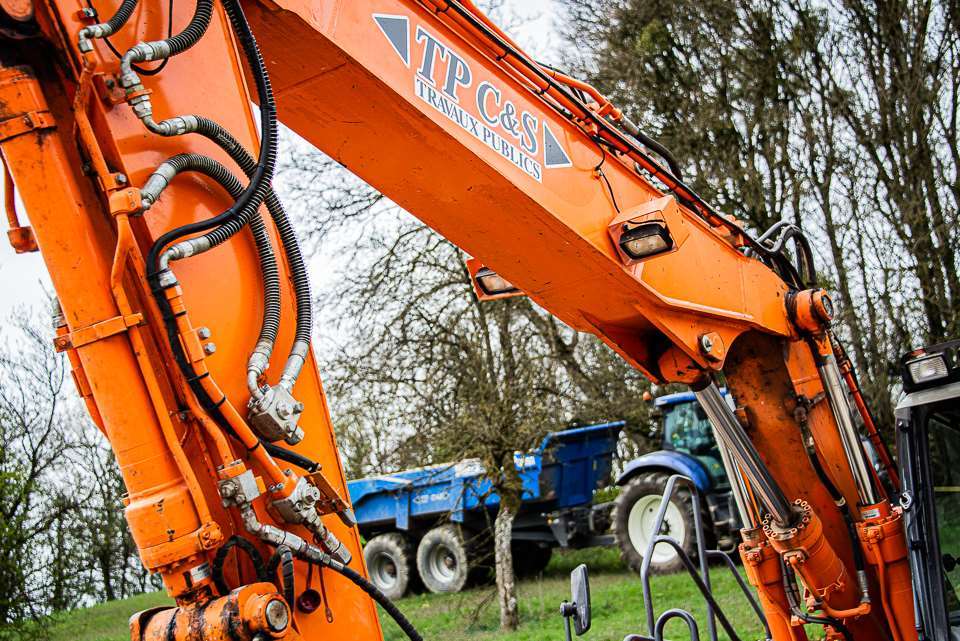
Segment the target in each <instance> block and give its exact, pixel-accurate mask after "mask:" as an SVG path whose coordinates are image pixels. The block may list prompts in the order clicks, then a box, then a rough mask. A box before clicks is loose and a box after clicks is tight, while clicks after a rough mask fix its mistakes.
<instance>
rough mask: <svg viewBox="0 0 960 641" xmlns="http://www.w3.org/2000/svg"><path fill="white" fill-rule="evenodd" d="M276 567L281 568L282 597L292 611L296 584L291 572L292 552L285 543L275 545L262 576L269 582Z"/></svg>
mask: <svg viewBox="0 0 960 641" xmlns="http://www.w3.org/2000/svg"><path fill="white" fill-rule="evenodd" d="M277 568H282V571H281V573H280V585H281V587H282V591H283V598H284V600H285V601H286V602H287V605H289V606H290V611H291V612H292V611H293V610H294V608H295V607H296V599H297V586H296V576H295V575H294V573H293V552H291V551H290V548H288V547H287V546H285V545H281V546H278V547H277V550H276V552H274V553H273V556H271V557H270V560H269V561H267V567H266V572H265V573H264V576H263V578H264V579H266V580H267V581H270V582H271V583H273V582H274V580H275V579H276V576H277Z"/></svg>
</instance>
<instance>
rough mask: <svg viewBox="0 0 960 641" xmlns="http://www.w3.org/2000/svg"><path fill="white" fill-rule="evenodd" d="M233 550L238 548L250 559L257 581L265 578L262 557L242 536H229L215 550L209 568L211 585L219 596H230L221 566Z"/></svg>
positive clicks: (265, 573)
mask: <svg viewBox="0 0 960 641" xmlns="http://www.w3.org/2000/svg"><path fill="white" fill-rule="evenodd" d="M233 548H238V549H240V550H243V551H244V552H245V553H246V555H247V557H248V558H249V559H250V562H251V563H252V564H253V571H254V572H255V573H256V575H257V579H258V580H261V579H263V578H264V577H265V576H267V572H266V568H265V567H264V565H263V556H261V555H260V551H259V550H258V549H257V548H256V547H255V546H254V545H253V543H251V542H250V541H248V540H247V539H245V538H243V537H242V536H237V535H234V536H231V537H230V538H229V539H227V542H226V543H224V544H223V545H222V546H220V549H219V550H217V554H216V556H214V557H213V564H212V566H211V574H212V575H213V584H214V586H216V588H217V591H218V592H220V594H221V595H226V594H230V586H228V585H227V582H226V580H225V579H224V578H223V564H224V563H225V562H226V560H227V554H228V553H229V552H230V550H232V549H233Z"/></svg>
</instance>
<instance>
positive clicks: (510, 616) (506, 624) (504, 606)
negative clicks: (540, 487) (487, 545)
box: [493, 496, 520, 631]
mask: <svg viewBox="0 0 960 641" xmlns="http://www.w3.org/2000/svg"><path fill="white" fill-rule="evenodd" d="M504 499H505V497H504V496H501V497H500V509H499V510H498V511H497V519H496V522H495V523H494V530H493V548H494V562H495V564H496V571H497V599H498V601H499V602H500V629H501V630H504V631H508V630H516V629H517V627H518V626H519V625H520V612H519V609H518V607H517V582H516V578H515V577H514V575H513V553H512V551H511V550H510V540H511V538H512V537H511V534H512V531H513V519H514V517H516V515H517V512H516V507H515V506H514V505H513V503H514V501H511V500H504Z"/></svg>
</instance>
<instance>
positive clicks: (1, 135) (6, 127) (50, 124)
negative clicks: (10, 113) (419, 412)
mask: <svg viewBox="0 0 960 641" xmlns="http://www.w3.org/2000/svg"><path fill="white" fill-rule="evenodd" d="M54 127H56V122H54V120H53V116H51V115H50V112H49V111H45V110H44V111H28V112H27V113H25V114H22V115H19V116H16V117H15V118H8V119H7V120H4V121H2V122H0V142H3V141H5V140H10V139H11V138H16V137H17V136H22V135H23V134H28V133H30V132H31V131H33V130H34V129H53V128H54Z"/></svg>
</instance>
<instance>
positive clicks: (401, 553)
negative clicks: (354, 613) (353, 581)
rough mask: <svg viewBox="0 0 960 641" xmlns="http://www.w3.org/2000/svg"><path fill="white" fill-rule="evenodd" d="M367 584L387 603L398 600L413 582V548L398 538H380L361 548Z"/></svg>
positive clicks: (389, 535)
mask: <svg viewBox="0 0 960 641" xmlns="http://www.w3.org/2000/svg"><path fill="white" fill-rule="evenodd" d="M363 560H364V561H365V562H366V564H367V572H368V573H369V574H370V581H371V582H373V584H374V585H375V586H377V588H379V589H380V591H381V592H383V593H384V594H385V595H387V597H388V598H389V599H391V600H392V599H399V598H401V597H402V596H403V595H404V594H406V593H407V590H408V589H409V588H410V587H411V586H412V584H413V583H414V582H415V579H416V576H415V575H414V568H413V564H414V559H413V548H412V547H411V545H410V541H408V540H407V538H406V537H405V536H403V535H402V534H381V535H379V536H375V537H373V538H372V539H370V540H369V541H368V542H367V544H366V545H365V546H364V547H363Z"/></svg>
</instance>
